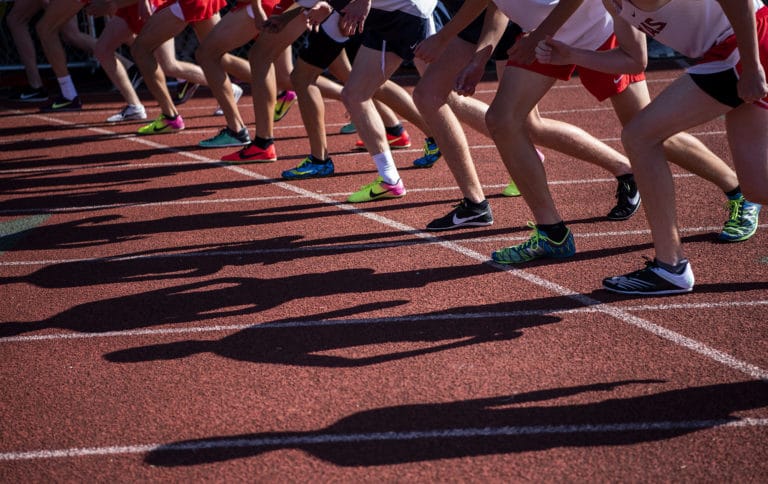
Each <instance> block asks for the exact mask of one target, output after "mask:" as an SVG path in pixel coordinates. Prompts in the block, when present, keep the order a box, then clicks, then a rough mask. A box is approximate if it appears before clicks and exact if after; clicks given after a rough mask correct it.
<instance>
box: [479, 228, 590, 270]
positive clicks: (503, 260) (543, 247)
mask: <svg viewBox="0 0 768 484" xmlns="http://www.w3.org/2000/svg"><path fill="white" fill-rule="evenodd" d="M528 227H530V228H532V229H533V232H531V237H530V238H529V239H528V240H526V241H525V242H523V243H522V244H520V245H513V246H512V247H506V248H504V249H499V250H497V251H494V252H493V253H492V254H491V258H492V259H493V261H494V262H498V263H499V264H519V263H521V262H530V261H532V260H535V259H542V258H545V257H551V258H555V259H562V258H565V257H571V256H572V255H573V254H575V253H576V245H575V244H574V242H573V233H571V231H570V229H569V230H568V235H566V236H565V239H563V241H562V242H555V241H554V240H552V239H550V238H549V237H547V234H545V233H544V232H542V231H541V230H539V229H538V227H536V225H535V224H534V223H533V222H528Z"/></svg>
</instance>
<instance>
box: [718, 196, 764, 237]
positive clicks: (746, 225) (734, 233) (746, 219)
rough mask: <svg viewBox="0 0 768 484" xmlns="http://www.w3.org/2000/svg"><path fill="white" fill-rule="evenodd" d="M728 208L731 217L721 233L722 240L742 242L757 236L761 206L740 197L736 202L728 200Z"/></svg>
mask: <svg viewBox="0 0 768 484" xmlns="http://www.w3.org/2000/svg"><path fill="white" fill-rule="evenodd" d="M727 207H728V212H729V214H730V215H729V217H728V221H727V222H725V225H724V226H723V231H722V232H720V236H719V238H720V240H722V241H724V242H741V241H744V240H747V239H748V238H750V237H752V236H753V235H755V232H757V217H758V215H759V214H760V208H761V206H760V205H759V204H757V203H752V202H750V201H748V200H747V199H746V198H744V196H740V197H739V198H737V199H736V200H728V204H727Z"/></svg>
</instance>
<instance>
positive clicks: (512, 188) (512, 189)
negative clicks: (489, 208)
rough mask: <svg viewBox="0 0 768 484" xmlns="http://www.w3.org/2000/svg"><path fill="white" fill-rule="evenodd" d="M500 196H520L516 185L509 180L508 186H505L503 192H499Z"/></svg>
mask: <svg viewBox="0 0 768 484" xmlns="http://www.w3.org/2000/svg"><path fill="white" fill-rule="evenodd" d="M501 194H502V195H504V196H505V197H519V196H520V190H519V189H518V188H517V184H515V180H513V179H511V178H510V179H509V185H507V186H506V187H505V188H504V190H502V191H501Z"/></svg>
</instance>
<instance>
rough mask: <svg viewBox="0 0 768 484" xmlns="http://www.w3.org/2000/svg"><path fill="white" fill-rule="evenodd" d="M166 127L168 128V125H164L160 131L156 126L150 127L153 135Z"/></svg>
mask: <svg viewBox="0 0 768 484" xmlns="http://www.w3.org/2000/svg"><path fill="white" fill-rule="evenodd" d="M167 127H168V125H165V126H163V127H161V128H160V129H157V126H156V125H155V126H152V131H154V132H155V133H159V132H160V131H162V130H164V129H165V128H167Z"/></svg>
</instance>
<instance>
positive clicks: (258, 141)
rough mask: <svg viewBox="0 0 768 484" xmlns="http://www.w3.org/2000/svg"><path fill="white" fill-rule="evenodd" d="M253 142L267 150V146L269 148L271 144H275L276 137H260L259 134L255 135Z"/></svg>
mask: <svg viewBox="0 0 768 484" xmlns="http://www.w3.org/2000/svg"><path fill="white" fill-rule="evenodd" d="M253 144H255V145H256V146H258V147H259V148H261V149H262V150H266V149H267V148H269V146H270V145H273V144H275V138H259V137H258V136H254V137H253Z"/></svg>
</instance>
